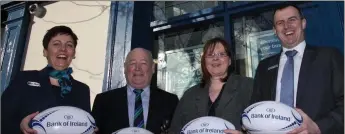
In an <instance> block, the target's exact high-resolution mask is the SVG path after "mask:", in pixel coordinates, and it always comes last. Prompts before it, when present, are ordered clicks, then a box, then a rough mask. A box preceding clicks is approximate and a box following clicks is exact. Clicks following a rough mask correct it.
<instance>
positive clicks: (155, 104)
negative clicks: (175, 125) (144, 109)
mask: <svg viewBox="0 0 345 134" xmlns="http://www.w3.org/2000/svg"><path fill="white" fill-rule="evenodd" d="M156 90H157V89H155V88H154V87H150V100H149V112H148V115H147V121H146V129H147V130H154V121H157V119H156V117H158V116H159V115H160V112H159V110H158V111H157V108H158V109H159V107H160V106H159V104H160V103H164V102H161V100H159V95H157V91H156Z"/></svg>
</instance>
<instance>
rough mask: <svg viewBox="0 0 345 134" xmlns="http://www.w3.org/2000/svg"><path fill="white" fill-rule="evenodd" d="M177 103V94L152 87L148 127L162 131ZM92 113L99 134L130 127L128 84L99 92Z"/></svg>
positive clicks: (148, 128) (156, 133) (157, 131)
mask: <svg viewBox="0 0 345 134" xmlns="http://www.w3.org/2000/svg"><path fill="white" fill-rule="evenodd" d="M177 103H178V98H177V96H176V95H174V94H171V93H168V92H166V91H163V90H161V89H158V88H155V87H150V100H149V112H148V117H147V118H148V119H147V123H146V124H147V125H146V129H147V130H149V131H151V132H153V133H155V134H158V133H161V126H162V125H163V122H164V121H166V120H168V121H170V120H171V118H172V115H173V112H174V110H175V107H176V105H177ZM92 115H93V117H94V118H95V120H96V125H97V127H98V128H99V131H98V134H111V133H112V132H115V131H117V130H119V129H122V128H126V127H129V126H130V125H129V119H128V106H127V86H125V87H122V88H118V89H114V90H110V91H107V92H104V93H100V94H98V95H97V96H96V98H95V101H94V104H93V108H92Z"/></svg>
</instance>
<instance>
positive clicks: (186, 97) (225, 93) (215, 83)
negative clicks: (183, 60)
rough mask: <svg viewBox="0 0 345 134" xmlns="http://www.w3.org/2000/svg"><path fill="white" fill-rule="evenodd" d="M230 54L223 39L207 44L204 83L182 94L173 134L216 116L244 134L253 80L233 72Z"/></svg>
mask: <svg viewBox="0 0 345 134" xmlns="http://www.w3.org/2000/svg"><path fill="white" fill-rule="evenodd" d="M230 65H231V53H230V49H229V45H228V44H227V43H226V41H225V40H224V39H221V38H213V39H211V40H208V41H207V42H206V44H205V46H204V49H203V55H202V57H201V69H202V83H201V84H199V85H196V86H194V87H192V88H190V89H188V90H187V91H185V93H184V94H183V96H182V98H181V100H180V102H179V103H178V105H177V107H176V110H175V114H174V116H173V119H172V122H171V126H170V133H179V132H180V131H181V129H182V127H183V126H184V125H185V124H187V123H188V122H189V121H191V120H193V119H195V118H198V117H202V116H216V117H220V118H223V119H225V120H227V121H229V122H231V123H232V124H233V125H234V126H235V127H236V130H226V131H225V132H227V133H232V134H234V133H241V128H242V127H241V114H242V112H243V110H244V109H245V108H246V107H247V106H249V100H250V96H251V93H252V87H253V86H252V84H253V80H252V79H250V78H246V77H242V76H239V75H235V74H233V73H232V71H230Z"/></svg>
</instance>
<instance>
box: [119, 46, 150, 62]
mask: <svg viewBox="0 0 345 134" xmlns="http://www.w3.org/2000/svg"><path fill="white" fill-rule="evenodd" d="M136 49H142V50H144V52H145V53H146V54H147V55H148V58H149V62H150V63H151V64H153V63H154V62H153V58H152V53H151V51H149V50H147V49H145V48H141V47H137V48H134V49H132V50H131V51H130V52H129V53H128V54H127V56H126V59H125V65H126V64H127V62H128V57H129V55H131V53H133V51H134V50H136Z"/></svg>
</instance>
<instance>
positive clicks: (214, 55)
mask: <svg viewBox="0 0 345 134" xmlns="http://www.w3.org/2000/svg"><path fill="white" fill-rule="evenodd" d="M227 56H228V54H227V53H225V52H221V53H212V54H211V53H210V54H206V58H214V57H218V58H223V57H227Z"/></svg>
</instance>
